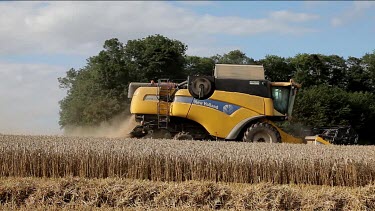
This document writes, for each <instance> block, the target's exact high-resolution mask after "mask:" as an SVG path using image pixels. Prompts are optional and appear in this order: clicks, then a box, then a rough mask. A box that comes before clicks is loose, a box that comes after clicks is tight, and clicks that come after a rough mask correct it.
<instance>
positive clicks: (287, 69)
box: [258, 55, 295, 81]
mask: <svg viewBox="0 0 375 211" xmlns="http://www.w3.org/2000/svg"><path fill="white" fill-rule="evenodd" d="M258 63H260V64H263V66H264V71H265V75H266V78H267V79H268V80H270V81H289V80H290V79H291V78H292V75H293V73H294V72H295V69H294V68H293V66H292V65H290V64H289V62H288V60H287V59H285V58H283V57H280V56H276V55H267V56H266V57H265V58H264V59H260V60H259V61H258Z"/></svg>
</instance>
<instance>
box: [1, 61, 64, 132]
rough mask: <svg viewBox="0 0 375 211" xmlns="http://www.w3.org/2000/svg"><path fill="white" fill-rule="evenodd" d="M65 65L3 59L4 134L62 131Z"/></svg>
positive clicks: (2, 118) (2, 115)
mask: <svg viewBox="0 0 375 211" xmlns="http://www.w3.org/2000/svg"><path fill="white" fill-rule="evenodd" d="M65 71H66V69H65V68H64V67H58V66H49V65H38V64H15V63H7V62H1V61H0V81H1V83H0V96H1V98H0V133H18V134H22V133H24V134H59V133H61V132H60V130H59V126H58V112H59V106H58V101H59V100H61V99H62V98H63V96H64V95H65V91H64V90H60V89H59V88H58V82H57V78H58V77H61V76H64V74H65Z"/></svg>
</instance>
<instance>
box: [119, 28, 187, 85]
mask: <svg viewBox="0 0 375 211" xmlns="http://www.w3.org/2000/svg"><path fill="white" fill-rule="evenodd" d="M186 49H187V46H186V45H185V44H183V43H181V42H180V41H178V40H171V39H169V38H167V37H164V36H162V35H154V36H148V37H146V38H143V39H138V40H129V41H128V42H127V44H126V47H125V58H126V61H127V65H128V66H129V67H130V69H131V74H130V76H131V79H132V80H133V81H140V82H149V81H150V80H156V79H160V78H170V79H181V78H184V77H185V74H184V72H183V66H184V63H185V51H186Z"/></svg>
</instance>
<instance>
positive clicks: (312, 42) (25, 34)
mask: <svg viewBox="0 0 375 211" xmlns="http://www.w3.org/2000/svg"><path fill="white" fill-rule="evenodd" d="M374 10H375V1H355V2H353V1H285V2H283V1H259V2H256V1H238V2H236V1H177V2H172V1H146V2H141V1H115V2H104V1H103V2H100V1H95V2H90V1H83V2H65V1H64V2H62V1H58V2H52V1H45V2H31V1H30V2H28V1H26V2H20V1H15V2H11V1H8V2H7V1H0V46H1V47H0V133H16V134H62V131H61V130H60V127H59V125H58V120H59V104H58V102H59V100H61V99H63V98H64V97H65V96H66V90H63V89H59V84H58V81H57V78H58V77H64V76H65V72H66V71H67V70H69V69H70V68H76V69H79V68H81V67H83V66H85V64H86V59H87V58H88V57H90V56H94V55H97V54H98V52H99V51H100V50H102V46H103V44H104V41H105V40H107V39H111V38H118V39H119V40H120V41H121V42H123V43H126V42H127V41H128V40H133V39H141V38H144V37H147V36H148V35H154V34H161V35H164V36H166V37H168V38H170V39H177V40H179V41H181V42H183V43H185V44H186V45H187V46H188V50H187V54H188V55H196V56H213V55H215V54H224V53H227V52H229V51H231V50H236V49H239V50H241V51H242V52H244V53H246V55H247V56H248V57H252V58H254V59H261V58H264V57H265V56H266V55H278V56H282V57H292V56H295V55H296V54H298V53H321V54H326V55H330V54H336V55H339V56H343V57H344V58H347V57H348V56H354V57H362V56H363V55H364V54H366V53H371V52H373V50H375V36H374V34H375V13H374Z"/></svg>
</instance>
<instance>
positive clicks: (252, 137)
mask: <svg viewBox="0 0 375 211" xmlns="http://www.w3.org/2000/svg"><path fill="white" fill-rule="evenodd" d="M242 140H243V141H245V142H263V143H280V142H281V136H280V133H279V132H278V131H277V129H276V128H275V127H273V126H272V125H271V124H268V123H265V122H257V123H255V124H252V125H251V126H250V127H249V128H248V129H247V130H246V132H245V134H244V136H243V139H242Z"/></svg>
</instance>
